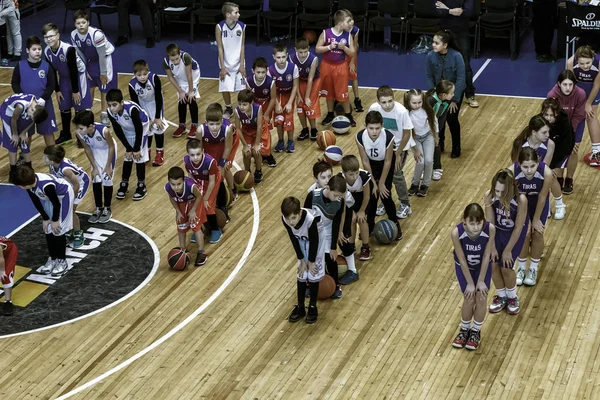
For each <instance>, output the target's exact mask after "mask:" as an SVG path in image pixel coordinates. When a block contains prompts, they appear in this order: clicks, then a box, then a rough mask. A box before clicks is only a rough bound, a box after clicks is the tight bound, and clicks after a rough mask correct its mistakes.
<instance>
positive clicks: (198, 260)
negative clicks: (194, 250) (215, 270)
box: [194, 251, 208, 267]
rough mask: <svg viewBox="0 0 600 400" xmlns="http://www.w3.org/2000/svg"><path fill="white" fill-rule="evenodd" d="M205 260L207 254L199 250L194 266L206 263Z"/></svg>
mask: <svg viewBox="0 0 600 400" xmlns="http://www.w3.org/2000/svg"><path fill="white" fill-rule="evenodd" d="M206 260H208V256H207V255H206V253H205V252H204V251H199V252H198V255H196V262H194V267H201V266H203V265H204V264H206Z"/></svg>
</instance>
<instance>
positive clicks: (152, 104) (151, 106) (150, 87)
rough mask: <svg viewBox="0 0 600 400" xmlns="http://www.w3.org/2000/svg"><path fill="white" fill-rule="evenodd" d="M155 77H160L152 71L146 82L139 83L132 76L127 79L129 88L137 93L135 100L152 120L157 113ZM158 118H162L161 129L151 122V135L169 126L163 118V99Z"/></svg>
mask: <svg viewBox="0 0 600 400" xmlns="http://www.w3.org/2000/svg"><path fill="white" fill-rule="evenodd" d="M155 79H160V78H159V77H158V76H156V74H155V73H154V72H150V73H149V74H148V80H147V81H146V83H141V82H140V81H138V80H137V78H136V77H133V78H132V79H131V80H130V81H129V87H130V88H131V90H133V91H134V92H135V93H136V94H137V97H138V98H137V100H138V104H139V105H140V107H142V109H143V110H144V111H146V114H148V117H149V118H150V119H151V120H154V119H155V118H154V117H155V116H156V115H157V113H156V87H155V86H154V80H155ZM159 115H160V118H161V119H162V122H163V126H164V128H163V129H159V128H158V127H157V126H156V124H155V123H152V124H151V126H150V131H149V135H150V136H152V135H154V134H155V133H164V132H165V131H166V130H167V127H168V126H169V125H168V124H167V120H166V119H165V106H164V101H163V104H162V107H161V109H160V113H159Z"/></svg>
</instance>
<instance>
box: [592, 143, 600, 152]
mask: <svg viewBox="0 0 600 400" xmlns="http://www.w3.org/2000/svg"><path fill="white" fill-rule="evenodd" d="M598 152H600V143H592V153H598Z"/></svg>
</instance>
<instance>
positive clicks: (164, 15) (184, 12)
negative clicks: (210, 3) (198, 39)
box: [157, 0, 194, 43]
mask: <svg viewBox="0 0 600 400" xmlns="http://www.w3.org/2000/svg"><path fill="white" fill-rule="evenodd" d="M193 11H194V0H168V1H167V4H166V7H165V8H159V9H158V30H157V41H160V39H161V36H162V27H163V25H164V24H165V21H166V20H167V19H169V23H184V24H188V23H189V24H190V43H192V41H193V25H194V13H193ZM183 18H189V19H187V20H185V19H183Z"/></svg>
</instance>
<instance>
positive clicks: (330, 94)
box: [320, 61, 348, 102]
mask: <svg viewBox="0 0 600 400" xmlns="http://www.w3.org/2000/svg"><path fill="white" fill-rule="evenodd" d="M320 72H321V78H320V79H321V95H322V96H325V98H326V99H327V100H337V101H339V102H344V101H348V63H346V62H345V61H344V62H341V63H339V64H332V63H329V62H327V61H322V62H321V69H320Z"/></svg>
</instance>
